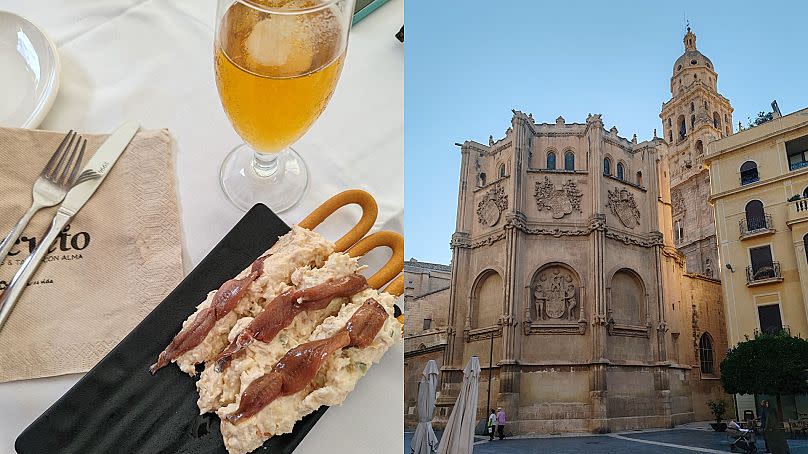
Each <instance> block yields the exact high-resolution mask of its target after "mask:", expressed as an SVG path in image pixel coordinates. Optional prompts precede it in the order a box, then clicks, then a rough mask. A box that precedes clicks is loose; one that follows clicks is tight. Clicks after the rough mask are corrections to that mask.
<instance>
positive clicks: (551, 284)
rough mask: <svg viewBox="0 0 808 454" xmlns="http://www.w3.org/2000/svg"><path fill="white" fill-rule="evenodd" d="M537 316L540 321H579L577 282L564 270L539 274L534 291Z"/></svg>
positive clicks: (558, 269)
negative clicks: (577, 314)
mask: <svg viewBox="0 0 808 454" xmlns="http://www.w3.org/2000/svg"><path fill="white" fill-rule="evenodd" d="M533 297H534V304H535V306H536V315H537V318H538V319H540V320H549V319H555V320H559V319H563V320H577V317H576V316H575V312H576V311H575V309H576V308H577V307H578V300H577V298H576V297H575V280H574V279H573V277H572V275H571V273H570V272H569V271H567V270H565V269H563V268H558V267H553V268H550V269H548V270H545V271H542V272H541V274H539V277H538V282H537V283H536V285H535V287H534V290H533Z"/></svg>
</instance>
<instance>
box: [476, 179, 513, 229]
mask: <svg viewBox="0 0 808 454" xmlns="http://www.w3.org/2000/svg"><path fill="white" fill-rule="evenodd" d="M507 209H508V195H507V194H505V190H504V189H503V188H502V186H495V187H493V188H491V190H489V191H488V192H487V193H486V194H485V195H484V196H483V199H482V200H480V202H479V203H478V204H477V220H478V221H480V224H482V225H484V226H486V227H493V226H495V225H497V222H499V218H500V216H501V215H502V212H503V211H505V210H507Z"/></svg>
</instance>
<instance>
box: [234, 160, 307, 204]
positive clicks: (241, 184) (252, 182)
mask: <svg viewBox="0 0 808 454" xmlns="http://www.w3.org/2000/svg"><path fill="white" fill-rule="evenodd" d="M219 182H220V183H221V185H222V190H224V193H225V195H227V198H228V199H230V201H231V202H233V205H235V206H237V207H239V208H240V209H241V210H243V211H247V210H249V209H250V208H252V207H253V205H255V204H256V203H263V204H264V205H266V206H268V207H269V208H270V209H271V210H272V211H274V212H275V213H281V212H284V211H286V210H288V209H289V208H291V207H293V206H295V205H296V204H297V202H299V201H300V199H302V198H303V195H304V194H305V193H306V189H307V188H308V187H309V169H308V168H307V167H306V162H305V161H303V158H301V157H300V155H299V154H298V153H297V152H296V151H295V150H293V149H292V148H285V149H283V150H282V151H281V152H279V153H256V152H255V151H253V149H252V148H250V147H249V146H248V145H247V144H241V145H239V146H237V147H236V148H235V149H233V151H231V152H230V153H229V154H228V155H227V157H226V158H224V162H222V167H221V170H220V171H219Z"/></svg>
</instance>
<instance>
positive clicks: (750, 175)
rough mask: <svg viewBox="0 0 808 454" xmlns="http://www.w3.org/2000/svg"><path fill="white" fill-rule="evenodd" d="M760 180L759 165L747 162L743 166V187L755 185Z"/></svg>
mask: <svg viewBox="0 0 808 454" xmlns="http://www.w3.org/2000/svg"><path fill="white" fill-rule="evenodd" d="M758 180H760V177H759V176H758V168H757V163H756V162H755V161H746V162H744V163H743V164H742V165H741V186H744V185H747V184H751V183H754V182H756V181H758Z"/></svg>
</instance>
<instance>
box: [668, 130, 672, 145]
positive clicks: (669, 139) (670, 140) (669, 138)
mask: <svg viewBox="0 0 808 454" xmlns="http://www.w3.org/2000/svg"><path fill="white" fill-rule="evenodd" d="M668 142H670V143H673V131H668Z"/></svg>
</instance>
